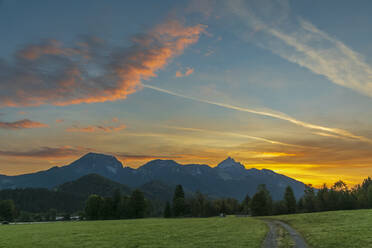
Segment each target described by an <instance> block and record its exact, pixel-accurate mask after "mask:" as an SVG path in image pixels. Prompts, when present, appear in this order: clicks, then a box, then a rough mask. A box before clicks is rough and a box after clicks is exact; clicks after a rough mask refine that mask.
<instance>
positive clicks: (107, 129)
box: [66, 124, 126, 133]
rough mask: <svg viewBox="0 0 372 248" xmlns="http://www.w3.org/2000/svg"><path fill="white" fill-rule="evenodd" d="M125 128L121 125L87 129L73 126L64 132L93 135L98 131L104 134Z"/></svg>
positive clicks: (98, 126) (88, 127)
mask: <svg viewBox="0 0 372 248" xmlns="http://www.w3.org/2000/svg"><path fill="white" fill-rule="evenodd" d="M125 128H126V126H125V125H124V124H121V125H119V126H101V125H97V126H87V127H79V126H74V127H70V128H67V129H66V132H80V133H94V132H98V131H103V132H105V133H111V132H116V131H120V130H123V129H125Z"/></svg>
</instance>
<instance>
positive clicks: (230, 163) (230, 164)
mask: <svg viewBox="0 0 372 248" xmlns="http://www.w3.org/2000/svg"><path fill="white" fill-rule="evenodd" d="M217 168H221V169H227V168H240V169H245V167H244V165H242V164H241V163H239V162H236V161H235V160H234V159H233V158H231V157H228V158H226V159H225V160H224V161H222V162H221V163H219V164H218V165H217Z"/></svg>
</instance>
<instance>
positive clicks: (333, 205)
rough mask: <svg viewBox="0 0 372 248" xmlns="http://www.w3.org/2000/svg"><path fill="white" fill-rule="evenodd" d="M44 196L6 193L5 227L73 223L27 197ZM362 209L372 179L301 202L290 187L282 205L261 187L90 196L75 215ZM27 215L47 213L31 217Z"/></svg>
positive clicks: (371, 196)
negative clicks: (168, 195) (217, 193)
mask: <svg viewBox="0 0 372 248" xmlns="http://www.w3.org/2000/svg"><path fill="white" fill-rule="evenodd" d="M40 192H41V193H43V194H42V195H47V196H48V197H46V199H47V200H53V199H54V195H53V197H50V195H51V194H49V193H45V192H44V191H43V190H41V189H37V190H30V191H27V189H24V190H14V191H4V192H3V193H2V196H3V197H4V196H9V198H8V199H6V198H5V199H4V198H3V200H1V199H0V221H13V220H16V221H49V220H50V221H54V220H55V219H56V216H57V213H58V214H59V215H60V216H61V215H62V216H64V217H65V218H66V219H69V215H70V213H71V212H69V211H63V210H62V211H61V210H60V209H56V208H49V209H47V208H46V206H50V204H46V205H43V204H42V203H43V201H38V202H37V203H38V204H39V205H40V206H39V207H36V205H35V202H32V201H31V202H30V201H28V200H29V199H30V198H27V197H25V195H26V194H25V193H40ZM0 195H1V194H0ZM12 196H13V197H14V199H12ZM31 196H32V194H31ZM61 196H64V195H61ZM29 197H30V196H29ZM39 198H40V197H38V198H37V199H39ZM66 198H67V197H66ZM62 199H64V197H62ZM25 200H27V202H29V203H30V206H31V208H30V206H27V203H26V201H25ZM57 202H58V201H57ZM53 204H54V203H53ZM57 207H58V206H57ZM59 207H60V206H59ZM363 208H372V179H371V178H370V177H368V178H367V179H365V180H364V181H363V183H361V184H359V185H356V186H354V187H352V188H349V187H348V186H347V185H346V183H344V182H343V181H338V182H336V183H334V184H333V186H332V187H330V188H328V187H327V185H326V184H324V185H323V186H322V187H321V188H320V189H315V188H313V187H312V186H311V185H307V186H306V187H305V191H304V195H303V196H302V197H301V198H300V199H298V200H296V198H295V196H294V193H293V190H292V188H291V187H290V186H288V187H287V188H286V189H285V193H284V196H283V199H282V200H280V201H273V200H272V198H271V195H270V192H269V191H268V190H267V188H266V186H265V185H259V187H258V189H257V192H256V193H255V194H254V195H253V197H252V198H250V196H249V195H247V196H246V197H245V198H244V200H243V201H242V202H239V201H238V200H236V199H234V198H210V197H208V196H206V195H204V194H202V193H200V192H196V193H194V194H192V195H190V196H188V197H185V193H184V190H183V187H182V185H177V186H176V188H175V191H174V194H173V199H172V201H168V202H166V203H165V204H164V203H163V204H162V203H159V202H156V201H149V200H148V199H145V197H144V194H143V192H141V191H140V190H138V189H137V190H134V191H132V193H131V194H130V195H122V194H121V192H120V190H119V189H117V190H115V191H114V193H113V195H112V196H111V197H102V196H99V195H90V196H89V197H88V199H87V200H86V202H85V208H84V209H82V211H80V212H79V213H77V212H75V213H77V214H78V215H79V216H81V217H83V218H85V219H88V220H104V219H130V218H144V217H150V216H151V217H160V216H161V215H163V217H165V218H170V217H211V216H217V215H226V214H243V215H252V216H263V215H278V214H293V213H307V212H318V211H332V210H351V209H363ZM25 209H32V210H43V211H40V212H28V211H25Z"/></svg>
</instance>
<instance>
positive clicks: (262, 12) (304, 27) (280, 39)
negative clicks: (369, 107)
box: [229, 1, 372, 97]
mask: <svg viewBox="0 0 372 248" xmlns="http://www.w3.org/2000/svg"><path fill="white" fill-rule="evenodd" d="M264 2H265V3H266V4H258V5H253V4H251V2H243V1H233V2H229V6H230V8H231V10H232V11H233V13H234V14H235V15H236V16H238V17H239V18H240V19H241V20H242V22H243V23H244V24H245V25H246V27H247V30H246V32H245V33H244V32H243V33H240V35H242V36H244V37H245V38H247V39H249V40H250V41H252V40H253V41H254V42H256V44H257V45H259V46H261V47H263V48H265V49H268V50H270V51H272V52H273V53H275V54H277V55H279V56H280V57H282V58H284V59H286V60H288V61H290V62H292V63H295V64H298V65H300V66H302V67H305V68H307V69H309V70H310V71H312V72H313V73H315V74H318V75H322V76H324V77H326V78H327V79H328V80H329V81H330V82H332V83H334V84H337V85H340V86H343V87H346V88H349V89H352V90H354V91H356V92H359V93H360V94H363V95H367V96H369V97H372V66H371V65H369V64H368V63H366V61H365V59H364V58H363V56H362V55H361V54H359V53H358V52H356V51H354V50H353V49H352V48H350V47H348V46H347V45H346V44H344V43H343V42H342V41H340V40H338V39H337V38H335V37H333V36H332V35H330V34H328V33H326V32H324V31H322V30H320V29H319V28H317V27H315V26H314V25H313V24H312V23H310V22H308V21H306V20H304V19H301V18H299V17H294V16H292V15H291V12H290V8H289V4H288V2H287V1H280V2H279V3H280V4H279V5H278V2H276V1H264ZM273 5H278V6H277V7H276V8H273V7H272V6H273ZM277 13H281V15H280V18H277V17H278V16H277V15H278V14H277ZM270 16H271V17H270ZM272 16H275V20H274V18H273V17H272Z"/></svg>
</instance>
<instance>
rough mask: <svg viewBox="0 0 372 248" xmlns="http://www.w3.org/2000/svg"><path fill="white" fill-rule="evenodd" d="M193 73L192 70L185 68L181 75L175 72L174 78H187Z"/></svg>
mask: <svg viewBox="0 0 372 248" xmlns="http://www.w3.org/2000/svg"><path fill="white" fill-rule="evenodd" d="M193 73H194V69H193V68H190V67H189V68H187V70H186V71H185V73H182V72H181V71H176V77H187V76H189V75H191V74H193Z"/></svg>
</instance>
